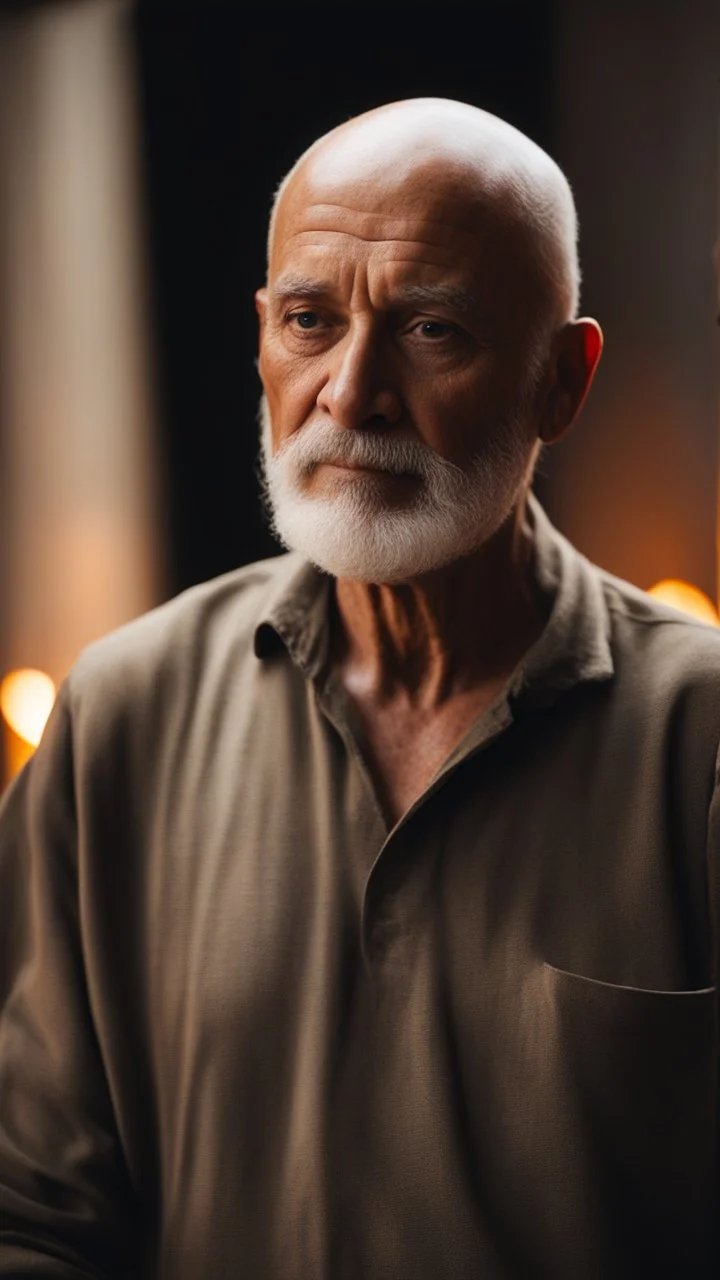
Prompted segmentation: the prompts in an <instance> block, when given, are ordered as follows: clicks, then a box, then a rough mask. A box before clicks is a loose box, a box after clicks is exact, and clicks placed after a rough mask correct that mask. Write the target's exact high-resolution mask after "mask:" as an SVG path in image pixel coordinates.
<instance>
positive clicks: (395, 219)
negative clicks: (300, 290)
mask: <svg viewBox="0 0 720 1280" xmlns="http://www.w3.org/2000/svg"><path fill="white" fill-rule="evenodd" d="M516 240H517V235H516V230H515V228H514V226H513V220H512V218H511V216H510V215H509V212H508V211H507V210H505V209H503V207H502V202H501V201H498V200H497V199H491V198H489V197H488V195H487V194H486V193H484V192H482V191H477V190H475V191H472V190H470V191H469V190H468V186H467V183H465V184H463V182H462V180H461V176H460V175H457V174H454V173H452V172H450V171H445V172H443V173H441V174H438V173H437V171H436V170H435V171H433V169H432V167H428V166H425V167H422V166H421V167H419V168H416V169H415V170H414V171H413V172H412V173H410V174H407V173H404V174H400V175H399V176H397V175H393V174H388V173H387V172H386V171H385V172H384V171H382V170H380V171H379V172H378V173H376V174H373V175H371V176H369V177H368V176H367V175H363V176H362V177H355V178H354V177H353V176H352V175H350V176H347V175H343V176H342V177H338V176H337V175H334V174H330V175H328V174H327V171H326V169H325V171H324V172H323V171H322V170H321V172H320V174H319V175H318V173H317V172H313V170H312V168H310V169H309V171H308V172H307V173H303V174H302V175H301V176H300V177H299V178H297V179H296V180H294V181H293V183H291V184H290V187H289V189H288V190H287V191H286V193H285V195H284V197H283V199H282V201H281V203H280V206H279V208H278V212H277V217H276V221H275V229H274V237H273V243H272V247H271V256H270V275H271V278H272V277H273V276H275V275H277V274H278V272H279V271H282V270H286V269H287V268H288V265H292V266H302V267H303V268H305V266H307V267H311V266H312V267H313V268H315V269H317V267H318V266H319V265H320V263H321V262H322V261H323V260H328V261H334V262H335V263H336V264H337V265H338V266H339V265H341V264H342V263H343V262H345V263H349V262H352V263H353V264H355V265H356V266H360V265H364V264H383V265H384V266H386V267H393V268H396V269H400V268H402V267H405V268H406V271H407V273H408V274H411V275H412V274H414V273H415V271H416V270H417V269H423V268H425V269H431V268H433V267H434V268H437V269H439V270H440V271H441V272H448V271H450V272H455V273H458V274H461V275H465V276H466V275H472V274H473V273H474V272H476V270H478V269H481V270H482V271H483V272H486V271H487V269H488V265H489V263H490V261H492V262H496V261H497V259H498V257H499V258H500V259H502V260H504V262H505V266H506V267H507V266H509V265H510V262H509V259H512V257H513V255H514V254H515V253H516V243H515V242H516ZM401 274H402V272H401Z"/></svg>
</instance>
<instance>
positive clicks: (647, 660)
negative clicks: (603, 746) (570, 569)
mask: <svg viewBox="0 0 720 1280" xmlns="http://www.w3.org/2000/svg"><path fill="white" fill-rule="evenodd" d="M596 572H597V574H598V579H599V583H600V586H601V589H602V592H603V596H604V599H605V605H606V608H607V613H608V619H609V634H610V643H611V647H612V653H613V661H614V663H615V666H616V671H617V674H618V676H619V677H620V678H621V679H622V678H623V676H624V677H625V680H626V682H627V681H629V680H631V681H632V682H633V686H634V688H635V689H637V690H638V691H640V690H644V691H646V692H647V693H648V694H649V696H650V697H652V698H669V699H671V700H676V699H677V698H678V697H681V698H687V697H688V696H690V697H692V695H693V694H695V695H697V698H698V700H699V702H698V705H700V704H701V702H704V705H705V710H706V711H707V712H708V713H710V714H712V715H713V718H714V720H715V723H716V724H717V723H719V722H720V627H715V626H712V624H710V623H705V622H702V621H700V620H699V619H698V620H696V619H694V618H691V617H689V616H688V615H687V614H684V613H680V612H678V611H677V610H675V609H672V608H670V607H669V606H668V605H664V604H662V603H660V602H659V601H657V600H655V599H653V597H652V596H649V595H648V594H647V593H646V592H645V591H641V590H640V589H639V588H637V587H634V586H632V585H631V584H630V583H629V582H624V581H623V580H622V579H620V578H616V577H614V576H613V575H612V574H609V573H607V572H606V571H605V570H602V569H597V570H596Z"/></svg>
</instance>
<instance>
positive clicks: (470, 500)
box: [260, 396, 536, 583]
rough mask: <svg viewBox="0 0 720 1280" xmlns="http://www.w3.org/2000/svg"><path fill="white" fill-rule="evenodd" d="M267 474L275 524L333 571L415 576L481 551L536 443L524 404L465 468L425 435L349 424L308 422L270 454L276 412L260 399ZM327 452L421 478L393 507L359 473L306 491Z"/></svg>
mask: <svg viewBox="0 0 720 1280" xmlns="http://www.w3.org/2000/svg"><path fill="white" fill-rule="evenodd" d="M260 425H261V458H260V461H261V478H262V483H263V491H264V497H265V501H266V505H267V507H268V509H269V512H270V517H271V523H272V529H273V532H274V534H275V535H276V537H278V538H279V540H280V541H281V542H282V543H283V545H284V546H285V547H287V548H289V549H290V550H292V551H299V552H301V554H302V555H304V556H305V557H306V559H308V560H311V561H312V562H313V564H315V565H317V567H318V568H319V569H322V570H324V572H325V573H329V574H331V575H332V576H333V577H334V578H354V579H358V580H360V581H362V582H372V583H399V582H409V581H411V580H413V579H415V578H419V577H421V576H422V575H423V574H426V573H430V572H432V571H433V570H435V569H440V568H441V567H442V566H443V565H446V564H450V563H451V562H452V561H454V560H458V559H460V557H461V556H465V555H469V554H470V553H471V552H473V551H476V550H477V549H478V548H479V547H481V546H482V545H483V543H485V542H487V540H488V539H489V538H491V537H492V535H493V534H494V533H495V532H496V531H497V530H498V529H499V528H500V525H501V524H502V523H503V522H504V521H505V520H506V519H507V517H508V516H509V515H510V512H511V511H512V509H513V507H514V506H515V503H516V501H517V500H518V498H519V496H520V495H521V493H522V492H523V490H524V487H525V485H526V483H527V481H528V478H529V475H530V472H531V468H532V464H533V461H534V458H535V456H536V450H535V449H533V448H532V447H531V446H530V445H529V443H528V433H527V426H526V424H525V419H524V415H523V414H522V413H521V412H517V413H516V414H515V415H513V416H512V417H510V418H509V420H508V421H507V422H505V423H504V424H503V425H502V427H501V428H499V429H496V430H495V432H494V433H493V434H492V436H491V437H490V438H489V439H487V440H485V441H483V443H482V446H481V450H480V451H479V452H478V454H477V455H476V456H475V458H474V459H473V461H472V463H471V465H470V466H469V468H468V469H467V470H466V471H463V470H461V468H460V467H457V466H455V464H454V463H451V462H447V461H446V460H445V459H444V458H441V457H440V456H439V455H438V454H437V453H435V451H434V450H433V449H431V448H430V447H429V446H428V445H424V444H421V443H420V442H415V441H408V440H397V439H395V438H394V437H393V435H392V431H391V430H390V431H388V432H387V433H384V432H382V431H376V432H372V433H371V432H369V431H366V430H364V429H363V430H358V431H348V430H343V429H342V428H339V427H336V426H334V425H333V424H332V423H331V422H326V421H323V420H319V421H316V422H309V423H308V424H307V425H306V426H304V427H302V428H301V429H300V430H299V431H297V432H295V433H294V434H293V435H292V436H291V437H290V438H289V440H287V441H286V442H285V444H284V445H283V446H282V448H281V449H279V450H278V452H277V453H276V454H275V455H273V452H272V432H271V422H270V412H269V407H268V403H267V399H266V397H265V396H263V397H262V399H261V401H260ZM321 462H336V463H338V462H343V463H351V464H355V465H356V466H362V465H367V466H369V467H376V468H380V469H383V470H386V471H391V472H397V473H405V474H407V473H408V472H410V473H412V474H414V475H417V476H418V477H420V478H421V481H422V483H421V486H420V488H419V491H418V493H417V495H416V496H415V497H414V498H413V499H411V500H409V501H408V503H407V505H405V506H404V507H396V506H393V507H390V506H388V504H387V500H386V499H383V493H382V484H381V483H376V482H375V481H374V480H373V478H372V477H371V476H367V475H358V476H357V477H355V478H353V479H352V480H347V481H344V482H342V483H341V484H339V485H338V490H337V492H334V493H333V494H332V495H329V496H323V497H319V496H316V495H310V494H307V493H306V492H305V491H304V489H303V481H304V480H306V479H307V477H308V476H309V475H310V474H311V472H312V471H313V469H314V467H315V466H317V465H318V464H319V463H321Z"/></svg>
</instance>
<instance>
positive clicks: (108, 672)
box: [66, 553, 304, 707]
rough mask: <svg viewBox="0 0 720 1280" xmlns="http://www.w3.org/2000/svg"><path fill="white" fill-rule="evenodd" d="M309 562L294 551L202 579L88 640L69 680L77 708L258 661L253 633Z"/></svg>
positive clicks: (158, 694)
mask: <svg viewBox="0 0 720 1280" xmlns="http://www.w3.org/2000/svg"><path fill="white" fill-rule="evenodd" d="M303 565H304V562H303V560H302V559H301V557H299V556H297V555H296V554H294V553H289V554H283V555H279V556H276V557H273V558H271V559H268V560H263V561H258V562H256V563H255V564H251V565H247V566H245V567H243V568H241V569H237V570H234V571H233V572H231V573H227V574H224V575H223V576H222V577H218V578H214V579H212V580H210V581H209V582H203V583H200V584H199V585H197V586H194V587H191V588H189V589H188V590H186V591H184V592H182V594H180V595H178V596H176V597H174V598H173V599H171V600H169V601H167V602H166V603H165V604H162V605H160V606H158V607H157V608H155V609H152V610H151V611H150V612H148V613H146V614H143V615H142V616H141V617H139V618H136V619H134V620H133V621H132V622H129V623H126V624H125V625H124V626H122V627H119V628H118V629H117V630H115V631H112V632H110V633H109V634H108V635H106V636H103V638H102V639H100V640H97V641H95V642H94V643H93V644H91V645H89V646H88V647H87V648H86V649H85V650H83V652H82V653H81V654H80V656H79V658H78V660H77V662H76V663H75V666H74V667H73V670H72V671H71V673H70V675H69V677H68V680H67V682H66V684H67V698H68V700H69V703H70V705H71V706H77V704H78V703H87V702H88V700H91V701H92V702H93V703H95V704H97V705H99V706H100V705H104V706H106V707H107V706H108V705H110V704H117V703H118V702H120V703H122V704H123V705H124V706H129V705H132V703H133V700H136V699H145V700H147V699H149V700H150V701H152V702H153V704H155V705H157V703H158V701H162V700H163V696H164V697H165V698H171V697H174V698H176V697H177V696H179V695H180V694H181V693H182V691H183V690H189V689H192V688H197V687H198V685H199V683H201V682H202V680H203V679H205V678H206V677H207V674H208V672H210V671H212V670H213V669H224V668H226V667H228V666H229V665H230V664H233V665H234V666H235V668H236V669H237V667H238V664H242V663H243V662H244V661H246V660H250V659H254V648H253V645H254V636H255V631H256V628H257V626H258V625H259V623H260V622H261V621H262V620H263V618H264V617H265V616H266V613H267V612H268V610H269V609H270V608H271V606H272V602H273V601H274V600H275V599H277V597H278V596H279V595H281V594H282V593H283V591H284V590H285V588H286V587H289V586H290V584H291V582H292V579H293V577H294V576H295V575H296V574H297V572H298V570H299V569H301V568H302V567H303Z"/></svg>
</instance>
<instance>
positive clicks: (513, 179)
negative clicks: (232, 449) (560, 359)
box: [268, 98, 580, 332]
mask: <svg viewBox="0 0 720 1280" xmlns="http://www.w3.org/2000/svg"><path fill="white" fill-rule="evenodd" d="M348 187H351V188H352V190H353V191H354V193H355V195H356V198H357V199H359V200H361V201H362V202H363V203H364V207H365V208H366V209H367V210H368V211H369V212H372V210H373V208H374V207H375V206H376V205H378V207H379V206H380V205H381V206H382V209H383V212H384V213H386V214H387V212H388V211H390V212H392V208H393V200H394V199H396V200H397V201H398V203H400V202H404V205H405V206H406V205H407V200H408V195H409V194H410V195H411V196H412V198H413V199H414V200H415V201H416V202H417V207H418V213H419V215H422V216H425V217H427V216H430V217H432V216H433V208H434V205H435V204H439V203H440V201H441V200H442V201H446V200H447V198H448V196H451V197H454V198H455V202H456V206H457V207H458V208H461V209H463V210H464V217H465V220H466V223H467V226H468V230H469V231H470V230H471V228H472V226H473V223H474V222H479V221H480V220H484V221H485V222H486V223H487V222H488V221H489V222H490V223H491V224H494V226H495V228H496V232H497V237H498V250H499V252H502V251H503V249H507V251H508V253H510V249H509V246H510V244H512V254H513V255H514V256H515V257H517V255H518V253H519V255H520V258H521V260H522V262H523V265H524V268H525V274H526V278H528V279H530V278H531V277H532V276H535V278H536V279H535V283H536V285H537V295H538V302H539V307H538V310H539V312H540V325H541V328H542V329H543V330H544V331H545V332H547V331H548V330H553V329H555V328H557V327H559V326H560V325H562V324H564V323H565V322H566V321H568V320H570V319H572V318H573V317H574V315H575V313H576V310H577V304H578V294H579V279H580V273H579V267H578V259H577V225H576V217H575V206H574V202H573V198H572V193H571V191H570V187H569V184H568V182H567V179H566V178H565V176H564V174H563V173H562V171H561V170H560V169H559V167H558V166H557V165H556V164H555V162H554V161H553V160H552V159H551V158H550V156H549V155H547V153H546V152H545V151H543V150H542V149H541V148H540V147H538V146H537V145H536V144H535V143H534V142H532V141H531V139H530V138H528V137H526V136H525V134H523V133H520V132H519V130H517V129H515V128H513V127H512V125H509V124H507V123H506V122H505V121H504V120H500V119H499V118H498V117H497V116H493V115H491V114H490V113H489V112H486V111H482V110H480V109H479V108H477V107H472V106H468V105H467V104H465V103H461V102H452V101H449V100H447V99H442V98H415V99H408V100H406V101H402V102H394V103H390V104H388V105H386V106H382V107H378V108H376V109H375V110H373V111H368V112H366V113H365V114H364V115H361V116H357V117H355V118H354V119H352V120H349V121H347V122H346V123H344V124H342V125H339V126H338V127H337V128H335V129H333V130H331V131H330V132H329V133H327V134H325V135H324V136H323V137H321V138H319V139H318V140H317V141H316V142H314V143H313V144H312V146H311V147H309V148H308V150H307V151H305V152H304V154H303V155H302V156H301V157H300V158H299V160H298V161H297V162H296V164H295V165H294V166H293V168H292V169H291V170H290V172H289V173H288V174H287V176H286V177H285V178H284V179H283V181H282V183H281V185H280V187H279V189H278V192H277V195H276V197H275V201H274V203H273V208H272V213H271V218H270V230H269V237H268V261H269V263H270V264H272V258H273V251H274V246H275V236H276V231H277V227H278V223H279V221H280V220H281V218H282V215H283V213H284V212H285V210H286V209H287V208H288V207H292V206H293V205H295V204H296V203H297V201H305V202H307V201H308V200H311V201H312V200H316V201H318V202H322V203H325V204H328V203H332V202H333V200H334V199H336V198H337V199H338V201H339V203H342V198H343V193H344V192H345V191H346V190H347V189H348Z"/></svg>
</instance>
